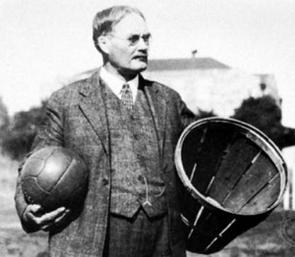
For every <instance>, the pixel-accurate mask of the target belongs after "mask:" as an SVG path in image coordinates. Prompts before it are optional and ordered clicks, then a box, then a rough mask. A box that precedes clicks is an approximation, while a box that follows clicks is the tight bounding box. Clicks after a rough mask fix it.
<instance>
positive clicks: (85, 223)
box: [15, 71, 195, 257]
mask: <svg viewBox="0 0 295 257" xmlns="http://www.w3.org/2000/svg"><path fill="white" fill-rule="evenodd" d="M139 83H140V85H141V87H143V90H144V93H145V95H146V98H147V100H148V104H149V107H150V110H151V113H152V116H153V120H154V125H155V128H156V132H157V138H158V148H159V149H158V150H159V154H160V159H161V169H162V171H159V172H161V173H162V174H163V180H164V182H165V184H166V190H167V191H166V192H167V198H168V216H169V231H170V233H169V234H170V235H169V236H170V243H171V249H172V253H173V256H183V254H184V253H183V249H184V244H185V242H184V230H183V227H182V223H181V220H180V217H179V192H178V186H177V184H178V183H179V181H178V178H177V175H176V171H175V166H174V149H175V145H176V143H177V140H178V138H179V135H180V133H181V132H182V130H183V129H184V128H185V127H186V126H187V125H188V124H189V123H190V122H192V121H193V120H194V119H195V116H194V114H193V113H192V112H191V111H190V110H188V109H187V107H186V105H185V104H184V103H183V101H182V100H181V98H180V96H179V95H178V93H176V92H175V91H174V90H172V89H170V88H168V87H166V86H164V85H161V84H159V83H157V82H153V81H148V80H145V79H144V78H143V77H142V76H140V80H139ZM104 87H105V85H104V84H103V83H102V82H101V81H100V78H99V71H98V72H96V73H94V74H93V75H92V76H91V77H89V78H87V79H84V80H80V81H77V82H74V83H72V84H70V85H68V86H65V87H63V88H62V89H60V90H58V91H56V92H55V93H53V94H52V96H51V97H50V99H49V101H48V106H47V120H46V124H45V125H44V126H43V127H42V129H40V131H39V133H38V134H37V136H36V139H35V142H34V150H33V151H35V150H37V149H40V148H42V147H44V146H47V145H57V146H63V147H66V148H70V149H72V150H74V151H76V152H77V153H78V154H80V155H81V156H82V158H83V159H84V160H85V162H86V164H87V166H88V168H89V172H90V175H89V189H88V193H87V196H86V199H85V202H84V207H83V210H82V212H81V214H80V215H79V216H78V217H77V218H76V219H75V220H73V221H71V222H70V223H69V224H68V225H67V226H66V227H65V228H63V229H62V230H60V231H54V232H50V234H49V250H50V254H51V256H54V257H70V256H71V257H73V256H75V257H82V256H83V257H100V256H102V252H103V247H104V242H105V237H106V229H107V224H108V216H109V200H110V192H111V181H110V173H111V169H112V167H111V157H112V153H111V149H110V138H109V136H110V135H109V130H108V120H109V119H111V118H112V117H107V114H106V108H105V100H104V97H105V93H104ZM20 172H21V171H20ZM18 180H19V178H18ZM15 202H16V209H17V211H18V214H19V216H20V219H21V222H22V225H23V228H24V229H25V230H27V231H30V230H31V231H32V230H33V229H32V228H30V226H29V225H28V224H25V222H24V221H23V220H22V213H23V211H24V209H25V208H26V203H25V200H24V196H23V194H22V191H21V188H20V183H19V181H18V183H17V190H16V194H15ZM143 232H144V231H143Z"/></svg>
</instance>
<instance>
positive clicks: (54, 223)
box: [41, 209, 70, 231]
mask: <svg viewBox="0 0 295 257" xmlns="http://www.w3.org/2000/svg"><path fill="white" fill-rule="evenodd" d="M69 212H70V210H69V209H66V210H65V211H64V212H63V213H62V214H61V215H60V216H58V217H57V218H56V219H54V220H53V221H52V222H50V223H48V224H46V225H44V226H42V227H41V229H42V230H44V231H48V230H49V229H51V228H52V227H53V226H55V227H56V226H58V225H60V224H61V223H62V222H63V221H64V220H65V218H66V216H67V214H68V213H69Z"/></svg>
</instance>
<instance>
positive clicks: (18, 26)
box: [0, 0, 295, 127]
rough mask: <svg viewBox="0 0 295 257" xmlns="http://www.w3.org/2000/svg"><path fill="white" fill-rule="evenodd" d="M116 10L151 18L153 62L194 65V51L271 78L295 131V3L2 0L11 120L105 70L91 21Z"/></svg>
mask: <svg viewBox="0 0 295 257" xmlns="http://www.w3.org/2000/svg"><path fill="white" fill-rule="evenodd" d="M116 4H127V5H131V6H135V7H138V8H139V9H140V10H141V11H142V12H143V13H144V15H145V16H146V19H147V23H148V26H149V29H150V31H151V33H152V35H153V39H152V44H151V51H150V58H153V59H155V58H185V57H187V58H189V57H191V51H192V50H194V49H197V50H198V55H197V56H199V57H212V58H214V59H217V60H218V61H221V62H223V63H225V64H227V65H229V66H231V67H234V68H238V69H240V70H243V71H245V72H247V73H271V74H274V75H275V78H276V81H277V85H278V88H279V93H280V95H281V97H282V99H283V105H282V108H283V123H284V125H286V126H292V127H295V90H294V87H295V33H294V25H295V1H294V0H255V1H254V0H185V1H180V0H161V1H159V0H140V1H138V0H137V1H135V0H125V1H114V0H113V1H112V0H50V1H48V0H26V1H25V0H1V2H0V19H1V22H0V32H1V40H0V74H1V75H0V97H1V98H2V100H3V102H4V104H5V105H6V106H7V107H8V111H9V114H11V115H12V114H14V113H15V112H17V111H20V110H28V109H29V108H30V107H32V106H38V105H39V103H40V101H41V100H42V99H45V98H47V97H48V96H49V95H50V93H52V92H53V91H54V90H55V89H57V88H59V87H60V86H61V84H63V83H65V82H66V81H67V79H69V78H70V77H72V76H74V75H76V74H78V73H80V72H83V71H85V70H89V69H93V68H96V67H98V66H99V65H100V64H101V58H100V55H99V54H98V52H97V51H96V50H95V48H94V46H93V43H92V39H91V33H92V28H91V24H92V19H93V17H94V15H95V13H96V12H97V11H100V10H102V9H103V8H107V7H109V6H111V5H116Z"/></svg>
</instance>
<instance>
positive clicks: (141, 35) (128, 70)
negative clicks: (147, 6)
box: [107, 14, 150, 75]
mask: <svg viewBox="0 0 295 257" xmlns="http://www.w3.org/2000/svg"><path fill="white" fill-rule="evenodd" d="M107 37H108V40H109V43H108V47H107V49H108V62H109V64H110V65H111V66H112V67H113V68H115V69H116V70H117V71H118V72H119V73H121V74H128V75H134V74H137V73H139V72H141V71H143V70H145V69H146V68H147V62H148V48H149V37H150V33H149V31H148V28H147V25H146V22H145V21H144V19H143V18H142V17H141V16H139V15H138V14H129V15H127V16H125V17H124V18H123V19H122V20H121V21H120V22H119V23H118V24H116V25H115V26H114V27H113V30H112V32H110V33H109V34H108V35H107Z"/></svg>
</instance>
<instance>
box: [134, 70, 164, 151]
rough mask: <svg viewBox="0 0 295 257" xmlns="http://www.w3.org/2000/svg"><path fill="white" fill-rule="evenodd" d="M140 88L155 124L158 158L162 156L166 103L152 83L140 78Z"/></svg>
mask: <svg viewBox="0 0 295 257" xmlns="http://www.w3.org/2000/svg"><path fill="white" fill-rule="evenodd" d="M139 83H140V86H143V88H144V93H145V95H146V98H147V100H148V104H149V107H150V110H151V113H152V116H153V120H154V123H155V128H156V133H157V138H158V144H159V153H160V157H161V156H162V151H163V144H164V141H165V124H166V109H167V103H166V99H165V97H164V96H163V93H162V92H161V91H160V90H159V88H158V87H155V86H153V83H154V82H151V81H147V80H145V79H144V78H143V77H142V76H140V77H139Z"/></svg>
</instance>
